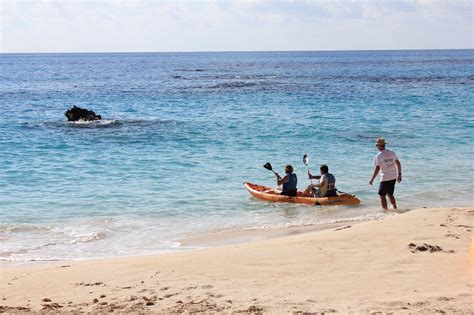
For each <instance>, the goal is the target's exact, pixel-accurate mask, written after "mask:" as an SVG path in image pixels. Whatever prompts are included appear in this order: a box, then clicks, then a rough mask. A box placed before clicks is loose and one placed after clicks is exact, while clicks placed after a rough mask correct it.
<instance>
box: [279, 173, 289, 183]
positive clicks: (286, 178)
mask: <svg viewBox="0 0 474 315" xmlns="http://www.w3.org/2000/svg"><path fill="white" fill-rule="evenodd" d="M288 180H289V177H288V174H286V175H285V176H283V178H281V176H280V175H278V176H277V185H278V186H280V185H281V184H285V183H288Z"/></svg>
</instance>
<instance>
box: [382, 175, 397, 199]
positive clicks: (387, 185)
mask: <svg viewBox="0 0 474 315" xmlns="http://www.w3.org/2000/svg"><path fill="white" fill-rule="evenodd" d="M396 181H397V180H396V179H393V180H387V181H385V182H380V186H379V195H380V196H386V195H392V196H393V193H394V191H395V182H396Z"/></svg>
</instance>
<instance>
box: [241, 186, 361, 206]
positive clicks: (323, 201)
mask: <svg viewBox="0 0 474 315" xmlns="http://www.w3.org/2000/svg"><path fill="white" fill-rule="evenodd" d="M244 185H245V188H246V189H247V191H248V192H249V193H250V194H251V195H252V196H254V197H255V198H258V199H262V200H267V201H272V202H290V203H303V204H309V205H321V206H338V205H358V204H360V200H359V198H357V197H356V196H354V195H350V194H346V193H342V194H339V195H337V196H335V197H322V198H314V197H303V196H302V195H303V193H302V192H301V191H298V194H297V196H296V197H290V196H284V195H279V194H275V193H269V192H267V191H269V190H271V189H272V188H271V187H266V186H262V185H256V184H252V183H249V182H245V183H244Z"/></svg>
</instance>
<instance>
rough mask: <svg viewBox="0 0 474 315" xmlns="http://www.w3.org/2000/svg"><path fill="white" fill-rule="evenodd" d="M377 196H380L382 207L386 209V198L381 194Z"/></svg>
mask: <svg viewBox="0 0 474 315" xmlns="http://www.w3.org/2000/svg"><path fill="white" fill-rule="evenodd" d="M379 196H380V203H381V204H382V208H383V209H384V210H387V199H386V198H385V196H383V195H379Z"/></svg>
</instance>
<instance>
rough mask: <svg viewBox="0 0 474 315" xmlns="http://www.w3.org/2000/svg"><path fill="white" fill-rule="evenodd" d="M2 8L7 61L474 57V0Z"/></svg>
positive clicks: (9, 4)
mask: <svg viewBox="0 0 474 315" xmlns="http://www.w3.org/2000/svg"><path fill="white" fill-rule="evenodd" d="M0 1H1V2H0V14H1V20H0V23H1V25H0V26H1V29H0V32H1V39H2V40H1V42H0V43H1V45H0V49H1V51H3V52H48V51H55V52H59V51H200V50H207V51H209V50H299V49H305V50H326V49H404V48H468V47H471V48H472V6H473V4H472V2H471V1H470V0H454V1H444V0H385V1H384V0H365V1H353V0H332V1H331V0H314V1H309V0H306V1H304V0H299V1H297V0H268V1H265V0H258V1H257V0H240V1H225V0H207V1H204V0H202V1H198V0H196V1H179V0H176V1H166V0H163V1H158V0H156V1H146V0H136V1H129V0H115V1H114V0H63V1H61V0H43V1H14V0H0ZM453 34H455V36H453Z"/></svg>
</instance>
